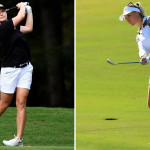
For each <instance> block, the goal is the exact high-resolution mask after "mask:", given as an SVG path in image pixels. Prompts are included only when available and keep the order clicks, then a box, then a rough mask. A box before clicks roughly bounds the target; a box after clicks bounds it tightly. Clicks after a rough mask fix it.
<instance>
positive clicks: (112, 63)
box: [107, 59, 116, 65]
mask: <svg viewBox="0 0 150 150" xmlns="http://www.w3.org/2000/svg"><path fill="white" fill-rule="evenodd" d="M107 62H108V63H109V64H111V65H116V63H114V62H113V61H112V60H111V59H107Z"/></svg>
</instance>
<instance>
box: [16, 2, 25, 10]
mask: <svg viewBox="0 0 150 150" xmlns="http://www.w3.org/2000/svg"><path fill="white" fill-rule="evenodd" d="M16 6H17V8H18V9H21V8H22V7H25V6H24V3H22V2H21V3H18V4H17V5H16Z"/></svg>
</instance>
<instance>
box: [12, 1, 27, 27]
mask: <svg viewBox="0 0 150 150" xmlns="http://www.w3.org/2000/svg"><path fill="white" fill-rule="evenodd" d="M16 6H17V8H18V9H20V10H19V12H18V14H17V16H16V17H14V18H12V21H13V24H14V27H16V26H17V25H18V24H19V23H20V22H21V21H22V20H23V19H24V18H25V14H26V12H25V6H24V4H23V3H18V4H17V5H16Z"/></svg>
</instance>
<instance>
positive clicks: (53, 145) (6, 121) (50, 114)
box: [0, 107, 74, 150]
mask: <svg viewBox="0 0 150 150" xmlns="http://www.w3.org/2000/svg"><path fill="white" fill-rule="evenodd" d="M15 118H16V108H14V107H10V108H8V109H7V111H6V112H5V113H4V115H3V116H2V117H1V118H0V141H3V140H4V139H8V140H9V139H10V138H13V135H14V134H16V122H15ZM23 139H24V147H23V148H22V149H25V150H26V149H31V150H32V149H37V150H42V149H50V150H57V149H59V150H61V149H62V150H64V149H66V150H72V149H73V148H74V110H73V109H67V108H44V107H27V122H26V127H25V131H24V136H23ZM2 149H4V150H5V149H14V148H7V147H4V146H3V144H2V142H0V150H2Z"/></svg>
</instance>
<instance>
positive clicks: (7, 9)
mask: <svg viewBox="0 0 150 150" xmlns="http://www.w3.org/2000/svg"><path fill="white" fill-rule="evenodd" d="M16 8H17V6H14V7H11V8H8V9H6V11H9V10H12V9H16Z"/></svg>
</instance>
